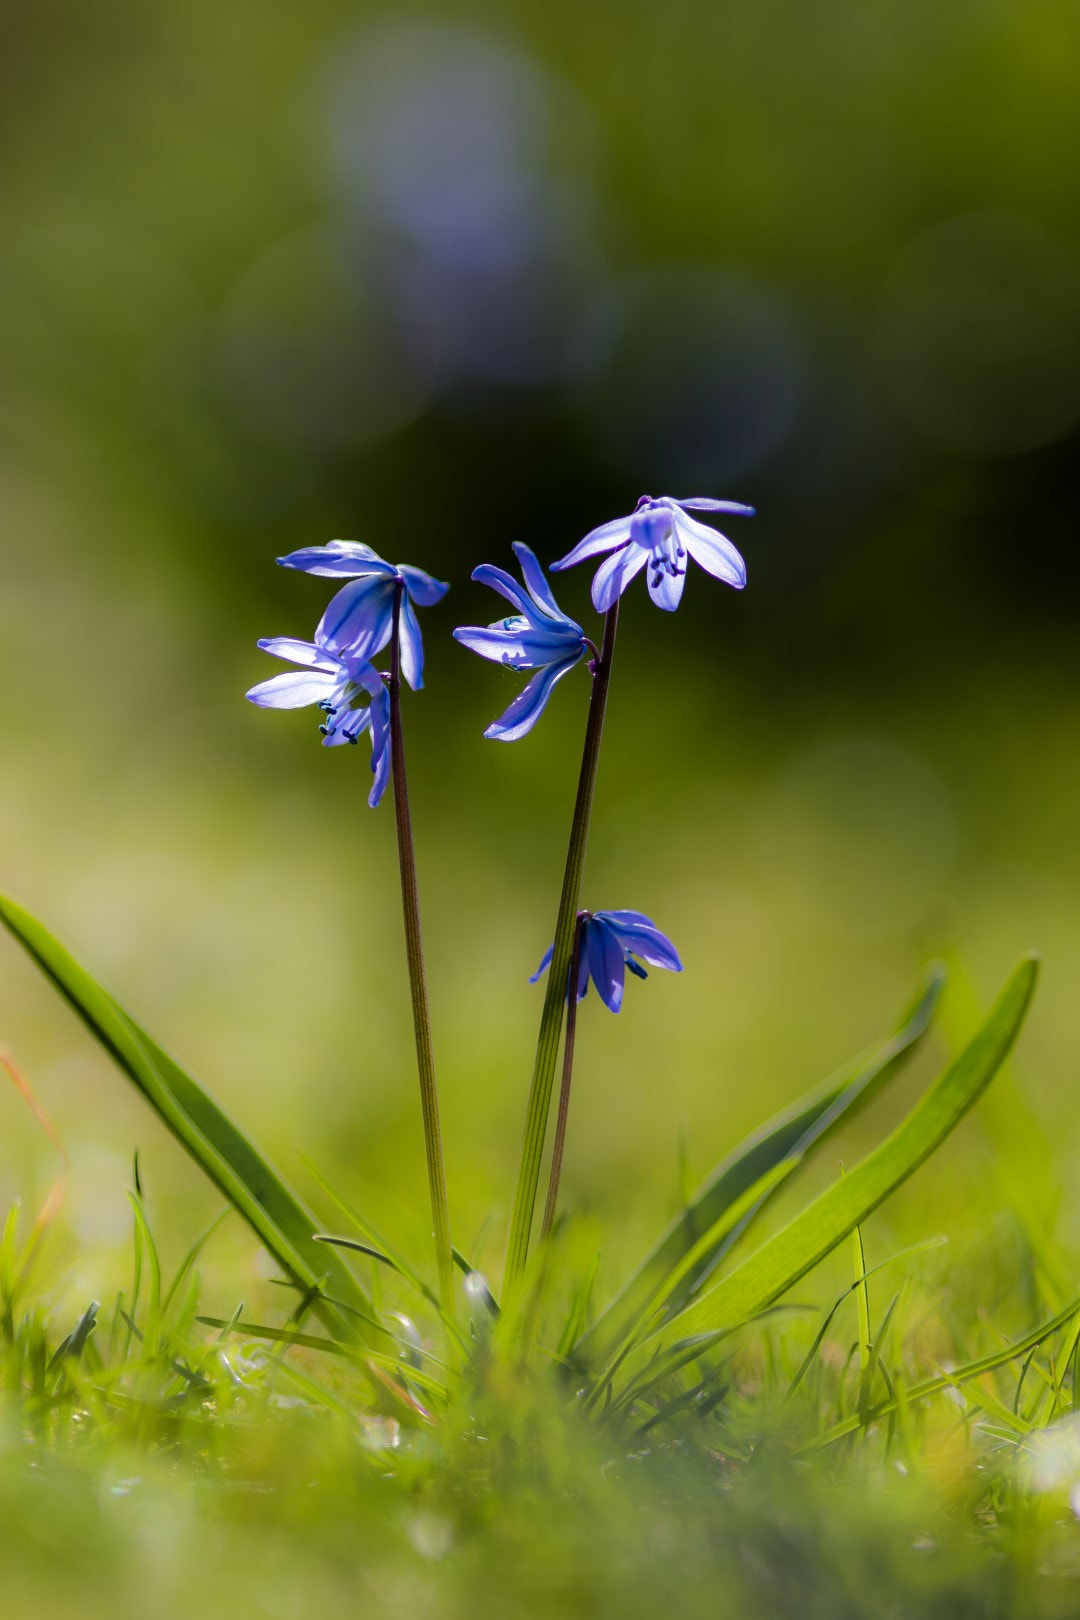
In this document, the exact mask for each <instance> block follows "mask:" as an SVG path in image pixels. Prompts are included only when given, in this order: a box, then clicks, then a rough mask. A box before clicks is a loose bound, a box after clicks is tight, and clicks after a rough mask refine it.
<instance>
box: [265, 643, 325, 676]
mask: <svg viewBox="0 0 1080 1620" xmlns="http://www.w3.org/2000/svg"><path fill="white" fill-rule="evenodd" d="M259 646H260V648H261V649H262V651H263V652H267V653H271V654H272V655H273V657H274V658H287V659H288V660H289V662H290V663H291V664H306V665H308V667H309V668H310V669H325V670H329V671H330V672H331V673H332V674H336V673H337V671H338V668H339V663H338V660H337V659H336V658H334V657H333V656H332V655H331V654H330V653H328V652H327V651H326V650H325V649H324V648H322V647H316V645H315V643H314V642H313V641H296V640H294V638H293V637H292V636H264V637H263V638H262V640H261V641H260V642H259Z"/></svg>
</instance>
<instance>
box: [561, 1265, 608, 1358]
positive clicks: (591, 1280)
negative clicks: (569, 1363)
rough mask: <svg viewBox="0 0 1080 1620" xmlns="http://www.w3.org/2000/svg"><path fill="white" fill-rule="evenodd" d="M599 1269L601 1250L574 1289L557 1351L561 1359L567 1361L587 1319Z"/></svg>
mask: <svg viewBox="0 0 1080 1620" xmlns="http://www.w3.org/2000/svg"><path fill="white" fill-rule="evenodd" d="M599 1270H600V1254H599V1251H597V1253H596V1254H594V1255H593V1257H592V1259H591V1260H590V1262H589V1268H588V1270H587V1271H586V1273H585V1275H584V1277H583V1278H582V1279H581V1282H580V1283H579V1284H578V1286H577V1288H576V1289H575V1290H574V1298H573V1302H572V1304H571V1306H570V1314H569V1316H568V1317H567V1318H566V1322H565V1324H564V1326H563V1330H562V1333H561V1334H560V1335H559V1343H558V1345H557V1347H556V1351H555V1354H556V1357H557V1358H558V1360H559V1361H565V1359H566V1357H567V1356H568V1355H569V1354H570V1350H571V1347H572V1345H573V1344H574V1342H575V1340H576V1339H577V1338H578V1336H579V1335H580V1333H581V1329H582V1325H583V1323H584V1321H585V1314H586V1312H587V1311H588V1309H589V1301H590V1300H591V1298H592V1291H593V1286H594V1284H595V1282H596V1275H597V1272H598V1271H599Z"/></svg>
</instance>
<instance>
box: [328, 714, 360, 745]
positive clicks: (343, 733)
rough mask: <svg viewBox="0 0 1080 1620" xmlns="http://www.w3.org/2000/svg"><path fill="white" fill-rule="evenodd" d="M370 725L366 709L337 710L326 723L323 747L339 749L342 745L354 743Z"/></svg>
mask: <svg viewBox="0 0 1080 1620" xmlns="http://www.w3.org/2000/svg"><path fill="white" fill-rule="evenodd" d="M370 724H371V714H370V712H369V711H368V710H367V709H366V708H361V709H345V710H341V709H339V710H338V711H337V712H336V713H335V714H332V715H331V716H330V718H329V719H328V720H327V722H326V733H325V735H324V737H323V747H324V748H340V747H341V745H342V744H343V743H354V742H356V740H357V738H359V737H361V736H362V735H363V733H364V732H365V731H366V730H367V728H368V726H369V725H370Z"/></svg>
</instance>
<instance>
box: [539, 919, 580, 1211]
mask: <svg viewBox="0 0 1080 1620" xmlns="http://www.w3.org/2000/svg"><path fill="white" fill-rule="evenodd" d="M584 920H585V919H584V913H583V912H580V911H579V912H578V915H577V924H576V926H575V928H574V948H573V950H572V951H571V952H570V980H569V985H570V988H569V992H568V994H567V1001H566V1039H565V1041H564V1042H563V1063H562V1085H561V1087H560V1088H559V1112H558V1114H557V1115H556V1116H555V1141H554V1143H553V1145H552V1149H551V1172H550V1174H549V1176H548V1190H547V1203H546V1204H545V1205H544V1218H543V1220H542V1221H541V1222H540V1242H541V1243H543V1242H544V1241H545V1239H546V1238H547V1235H548V1233H549V1232H550V1231H551V1228H552V1226H553V1225H554V1223H555V1206H556V1204H557V1203H558V1200H559V1177H560V1176H561V1175H562V1161H563V1149H564V1148H565V1147H566V1122H567V1120H568V1118H569V1117H570V1081H571V1080H572V1078H573V1074H574V1037H575V1035H576V1034H577V1009H578V995H577V982H578V969H579V967H580V964H581V925H582V923H583V922H584Z"/></svg>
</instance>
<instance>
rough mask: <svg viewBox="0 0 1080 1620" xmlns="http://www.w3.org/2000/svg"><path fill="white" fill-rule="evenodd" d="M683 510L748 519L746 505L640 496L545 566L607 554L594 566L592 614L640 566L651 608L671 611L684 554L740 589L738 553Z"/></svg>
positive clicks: (602, 608) (741, 577)
mask: <svg viewBox="0 0 1080 1620" xmlns="http://www.w3.org/2000/svg"><path fill="white" fill-rule="evenodd" d="M686 507H692V508H693V509H694V510H695V511H698V512H734V513H735V514H736V516H738V517H753V515H754V508H753V507H752V506H740V505H739V503H738V502H737V501H715V500H713V498H712V497H711V496H710V495H694V496H691V497H689V498H688V499H686V500H682V501H680V500H676V499H674V497H673V496H671V495H661V496H660V497H659V498H658V499H656V500H653V498H652V496H651V495H643V496H642V497H641V499H640V501H638V503H637V509H636V510H635V511H634V512H632V513H631V514H630V516H629V517H622V518H614V519H612V521H611V522H610V523H601V525H600V527H599V528H598V529H592V530H591V531H590V532H589V533H588V534H587V535H586V536H585V538H584V540H581V541H579V542H578V544H577V545H576V546H575V547H574V549H573V551H569V552H567V554H566V556H565V557H563V558H561V559H560V560H559V561H558V562H557V563H552V565H551V566H552V568H554V569H560V568H572V567H573V565H574V564H575V563H579V562H584V561H585V558H586V557H598V556H599V555H600V553H601V552H603V551H610V552H611V553H612V555H611V556H610V557H608V558H607V559H606V560H605V561H604V562H602V563H601V564H600V567H599V568H598V569H597V570H596V576H595V578H594V579H593V582H592V599H593V606H594V607H595V608H596V610H597V612H598V613H606V612H607V611H608V609H609V608H610V607H611V606H612V604H613V603H614V602H615V600H616V598H618V597H620V596H621V595H622V593H623V591H625V589H626V587H627V586H628V585H629V583H630V581H631V580H632V579H633V578H634V575H635V574H638V573H640V572H641V570H642V569H643V568H644V567H645V564H646V563H648V565H649V595H650V596H651V597H652V599H653V601H654V602H655V603H656V605H657V607H661V608H666V609H667V611H668V612H669V613H673V612H674V611H675V609H676V608H677V607H678V605H679V600H680V598H681V597H682V593H683V584H684V582H685V580H686V560H687V556H688V555H689V556H691V557H693V559H694V561H695V562H696V563H699V564H700V566H701V567H702V568H704V569H705V571H706V572H707V573H709V574H714V575H715V576H716V578H717V579H722V580H723V581H724V583H725V585H734V587H735V589H736V590H737V591H741V590H742V588H743V586H744V585H745V584H746V564H745V563H744V562H743V560H742V558H741V557H740V555H739V553H738V552H737V551H736V550H735V547H734V546H733V545H732V543H731V541H730V540H728V539H727V538H726V537H725V536H724V535H722V534H719V533H717V531H716V530H715V529H710V528H708V527H707V526H706V524H704V523H699V522H698V521H697V519H696V518H692V517H690V516H689V515H688V514H687V512H686V511H685V510H684V508H686Z"/></svg>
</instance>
